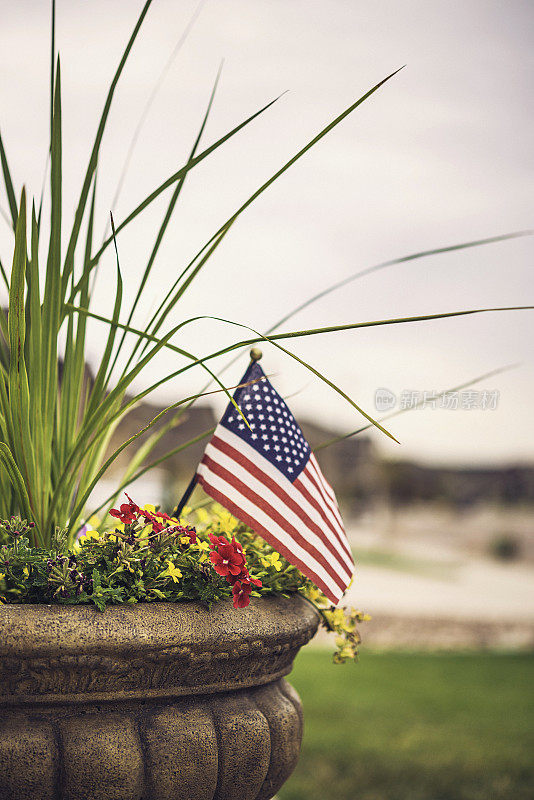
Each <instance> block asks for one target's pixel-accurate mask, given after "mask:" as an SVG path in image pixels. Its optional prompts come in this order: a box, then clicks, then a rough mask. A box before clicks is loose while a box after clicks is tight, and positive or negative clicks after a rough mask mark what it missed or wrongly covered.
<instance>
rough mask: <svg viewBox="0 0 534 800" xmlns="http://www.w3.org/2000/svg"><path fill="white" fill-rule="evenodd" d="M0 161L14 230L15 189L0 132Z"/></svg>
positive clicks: (15, 213)
mask: <svg viewBox="0 0 534 800" xmlns="http://www.w3.org/2000/svg"><path fill="white" fill-rule="evenodd" d="M0 163H1V164H2V175H3V176H4V185H5V187H6V195H7V202H8V203H9V211H10V214H11V221H12V224H13V230H15V227H16V224H17V217H18V209H17V198H16V197H15V189H14V187H13V180H12V178H11V172H10V170H9V164H8V163H7V156H6V151H5V148H4V142H3V141H2V134H0Z"/></svg>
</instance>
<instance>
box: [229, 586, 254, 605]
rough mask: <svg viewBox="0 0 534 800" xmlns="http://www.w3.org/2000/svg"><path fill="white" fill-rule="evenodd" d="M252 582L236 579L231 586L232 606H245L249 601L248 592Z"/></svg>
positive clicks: (250, 589)
mask: <svg viewBox="0 0 534 800" xmlns="http://www.w3.org/2000/svg"><path fill="white" fill-rule="evenodd" d="M251 591H252V584H251V583H245V581H236V582H235V583H234V586H233V588H232V594H233V596H234V608H246V607H247V606H248V604H249V603H250V593H251Z"/></svg>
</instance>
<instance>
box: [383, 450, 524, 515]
mask: <svg viewBox="0 0 534 800" xmlns="http://www.w3.org/2000/svg"><path fill="white" fill-rule="evenodd" d="M382 481H383V486H384V489H385V491H386V493H387V496H388V498H389V501H390V502H391V503H392V504H393V505H396V506H401V505H411V504H414V503H432V502H441V503H446V504H450V505H452V506H454V507H456V508H460V509H461V508H462V507H465V506H470V505H475V504H477V503H494V504H496V505H514V504H528V505H531V504H534V467H532V466H528V465H527V466H519V465H513V466H508V467H500V468H495V467H486V468H483V467H476V468H466V467H457V468H455V467H429V466H424V465H421V464H415V463H411V462H407V461H404V462H403V461H394V462H385V463H384V464H383V466H382Z"/></svg>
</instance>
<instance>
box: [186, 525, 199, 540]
mask: <svg viewBox="0 0 534 800" xmlns="http://www.w3.org/2000/svg"><path fill="white" fill-rule="evenodd" d="M184 536H189V541H190V542H191V544H196V543H197V538H198V537H197V532H196V530H195V529H194V528H192V527H191V526H190V525H188V526H187V528H184Z"/></svg>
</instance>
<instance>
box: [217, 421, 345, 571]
mask: <svg viewBox="0 0 534 800" xmlns="http://www.w3.org/2000/svg"><path fill="white" fill-rule="evenodd" d="M227 434H228V435H227ZM223 437H224V438H223ZM216 438H221V439H222V440H223V441H226V442H227V443H228V444H230V445H232V446H234V447H235V442H232V439H234V440H235V439H239V437H237V436H236V435H235V434H233V433H232V432H231V431H228V430H227V429H225V428H224V427H222V426H220V428H219V429H218V430H217V431H216V432H215V434H214V439H215V440H216ZM238 446H239V452H240V453H242V454H243V455H244V456H245V457H247V458H249V460H251V461H252V462H253V463H254V457H253V458H250V454H249V453H247V452H246V451H247V449H249V450H250V452H251V453H252V454H253V456H255V466H256V468H257V469H261V470H262V471H263V472H265V473H266V474H267V469H266V468H265V465H267V466H269V467H271V465H270V464H269V462H268V461H267V460H266V459H264V458H263V457H261V456H260V457H258V454H257V452H256V451H254V449H253V448H252V447H250V446H249V445H248V444H247V443H246V442H243V441H242V440H241V441H239V442H238ZM206 455H207V456H209V457H210V458H212V459H213V461H215V462H216V463H218V464H220V465H221V466H222V467H225V468H226V469H227V470H228V471H229V472H231V473H232V474H233V475H235V476H236V478H238V479H239V480H241V481H242V482H243V483H244V484H245V485H247V486H249V487H250V489H252V491H253V492H255V493H256V494H258V495H259V496H260V497H263V498H264V499H265V501H266V502H267V503H269V505H271V506H273V508H276V509H277V510H278V511H280V512H281V513H282V514H283V516H284V517H285V519H286V520H287V522H288V523H289V525H292V526H293V527H294V528H296V530H297V531H298V532H299V533H300V534H301V535H302V536H304V537H305V538H306V540H307V541H308V542H309V543H310V544H311V545H312V546H313V547H315V549H316V550H317V552H319V553H321V555H322V556H323V557H324V558H325V560H326V561H327V563H329V564H330V565H331V567H332V569H333V570H334V571H335V572H336V574H339V576H340V577H341V579H342V580H343V581H344V583H345V584H347V583H348V582H349V581H350V579H351V577H352V570H350V571H349V569H348V565H347V564H345V563H344V559H343V560H342V558H341V556H342V553H341V552H340V551H339V546H338V545H337V543H336V544H334V543H332V545H333V546H332V547H329V546H328V545H327V544H326V543H325V541H324V540H323V539H321V538H320V537H319V536H318V535H317V534H316V533H315V531H313V530H312V529H311V528H310V527H309V526H308V525H307V524H306V523H305V521H304V520H302V519H301V518H300V517H298V516H297V514H295V512H294V511H293V510H292V509H291V508H290V507H289V506H288V505H287V504H286V503H284V500H283V499H282V498H280V497H279V496H278V495H277V494H275V493H274V492H272V491H271V489H269V487H268V486H267V485H266V484H265V483H263V482H262V481H261V480H258V478H257V477H256V476H254V475H253V474H252V473H251V472H249V471H247V470H246V469H245V468H244V467H243V466H242V465H241V464H239V463H238V462H237V461H236V460H235V459H234V458H232V457H231V456H230V455H228V454H227V453H223V452H222V450H219V448H218V447H217V446H216V444H214V443H213V440H212V442H210V443H209V444H208V446H207V447H206ZM260 461H261V462H262V463H261V465H260V463H259V462H260ZM263 462H264V463H263ZM273 471H277V470H276V469H275V468H273ZM270 477H273V476H272V475H271V476H270ZM273 479H274V480H276V483H277V484H278V485H279V486H280V489H281V490H282V491H283V492H285V494H287V495H288V496H289V497H290V498H291V499H292V500H293V501H294V502H295V503H296V504H297V505H298V506H301V507H303V506H304V505H305V504H306V505H308V504H307V503H306V502H305V500H304V497H303V495H302V494H300V493H298V492H296V491H295V490H294V489H293V485H292V484H291V481H284V482H281V481H280V473H278V478H273ZM323 530H324V524H323ZM343 555H344V554H343ZM350 567H352V564H350Z"/></svg>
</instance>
